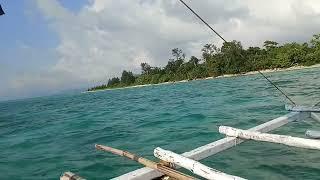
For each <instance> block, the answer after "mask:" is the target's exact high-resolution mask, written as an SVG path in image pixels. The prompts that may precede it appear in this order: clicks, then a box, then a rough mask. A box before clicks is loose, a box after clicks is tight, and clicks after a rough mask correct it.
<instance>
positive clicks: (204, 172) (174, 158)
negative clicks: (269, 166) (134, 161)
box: [154, 147, 244, 180]
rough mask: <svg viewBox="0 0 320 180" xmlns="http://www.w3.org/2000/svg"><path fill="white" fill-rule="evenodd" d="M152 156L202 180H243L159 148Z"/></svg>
mask: <svg viewBox="0 0 320 180" xmlns="http://www.w3.org/2000/svg"><path fill="white" fill-rule="evenodd" d="M154 156H155V157H157V158H159V159H161V160H163V161H166V162H170V163H173V164H176V165H178V166H181V167H183V168H186V169H188V170H189V171H191V172H193V173H194V174H196V175H199V176H201V177H203V178H206V179H210V180H244V179H243V178H241V177H237V176H232V175H229V174H226V173H223V172H220V171H218V170H216V169H213V168H210V167H208V166H205V165H203V164H201V163H200V162H197V161H195V160H192V159H189V158H186V157H184V156H181V155H179V154H176V153H174V152H171V151H167V150H164V149H161V148H159V147H158V148H156V149H154Z"/></svg>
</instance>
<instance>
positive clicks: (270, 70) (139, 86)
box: [82, 64, 320, 93]
mask: <svg viewBox="0 0 320 180" xmlns="http://www.w3.org/2000/svg"><path fill="white" fill-rule="evenodd" d="M317 67H320V64H315V65H312V66H292V67H289V68H275V69H265V70H261V71H260V72H262V73H273V72H283V71H293V70H300V69H310V68H317ZM255 74H259V72H258V71H250V72H247V73H243V74H224V75H221V76H216V77H206V78H200V79H193V80H181V81H170V82H164V83H158V84H142V85H134V86H127V87H119V88H111V89H99V90H94V91H84V92H82V93H95V92H99V91H110V90H119V89H128V88H141V87H146V86H160V85H166V84H176V83H186V82H189V81H199V80H210V79H219V78H229V77H238V76H249V75H255Z"/></svg>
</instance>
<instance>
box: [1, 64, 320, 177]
mask: <svg viewBox="0 0 320 180" xmlns="http://www.w3.org/2000/svg"><path fill="white" fill-rule="evenodd" d="M266 76H268V77H269V78H270V79H271V80H272V81H274V82H275V84H276V85H278V86H279V87H281V89H283V90H284V91H285V92H286V93H287V94H288V95H289V96H290V97H291V98H292V99H293V100H294V101H295V102H296V103H297V104H300V105H308V106H313V105H314V104H316V103H317V102H319V101H320V68H310V69H301V70H294V71H284V72H274V73H266ZM287 103H288V101H286V99H285V98H284V97H283V96H282V95H281V94H280V93H279V92H278V91H277V90H276V89H275V88H274V87H273V86H271V85H270V84H269V83H268V82H267V81H266V80H265V79H263V77H261V76H260V75H259V74H256V75H248V76H238V77H228V78H217V79H210V80H197V81H190V82H185V83H173V84H165V85H157V86H146V87H140V88H127V89H118V90H106V91H99V92H95V93H82V92H80V91H79V92H72V93H63V94H58V95H54V96H47V97H37V98H29V99H23V100H13V101H3V102H0V179H3V180H6V179H8V180H18V179H27V180H29V179H30V180H42V179H59V177H60V175H61V174H62V173H63V172H66V171H72V172H74V173H76V174H78V175H80V176H82V177H84V178H86V179H110V178H114V177H117V176H119V175H122V174H124V173H127V172H130V171H132V170H135V169H137V168H141V167H142V166H141V165H139V164H137V163H136V162H133V161H131V160H127V159H125V158H123V157H119V156H115V155H113V154H110V153H106V152H101V151H98V150H96V149H95V147H94V146H95V144H102V145H108V146H112V147H115V148H119V149H123V150H127V151H130V152H133V153H135V154H138V155H141V156H143V157H146V158H149V159H151V160H156V159H155V158H154V157H153V149H154V148H156V147H161V148H164V149H167V150H171V151H174V152H176V153H183V152H186V151H190V150H192V149H195V148H197V147H199V146H202V145H205V144H208V143H211V142H213V141H216V140H218V139H220V138H223V137H224V136H223V135H221V134H219V132H218V127H219V126H220V125H226V126H232V127H236V128H242V129H247V128H250V127H254V126H256V125H259V124H262V123H264V122H267V121H269V120H272V119H274V118H277V117H279V116H282V115H285V114H287V113H288V112H287V111H286V110H285V108H284V106H285V104H287ZM307 129H312V130H320V123H319V122H316V121H314V120H312V119H311V118H310V119H305V120H301V121H297V122H292V123H290V124H288V125H286V126H284V127H281V128H279V129H277V130H276V131H273V132H272V133H277V134H284V135H292V136H297V137H305V135H304V133H305V131H306V130H307ZM201 162H202V163H204V164H205V165H208V166H210V167H212V168H215V169H218V170H220V171H223V172H225V173H228V174H232V175H237V176H240V177H243V178H247V179H266V180H267V179H268V180H269V179H283V180H287V179H320V151H316V150H306V149H299V148H293V147H287V146H284V145H278V144H270V143H261V142H253V141H249V142H245V143H243V144H240V145H237V146H236V147H234V148H231V149H229V150H226V151H223V152H221V153H218V154H216V155H214V156H211V157H209V158H206V159H204V160H201Z"/></svg>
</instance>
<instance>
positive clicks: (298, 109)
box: [285, 105, 320, 112]
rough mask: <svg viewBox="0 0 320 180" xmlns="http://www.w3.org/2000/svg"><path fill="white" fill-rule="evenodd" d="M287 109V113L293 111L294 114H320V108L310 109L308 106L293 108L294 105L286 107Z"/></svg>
mask: <svg viewBox="0 0 320 180" xmlns="http://www.w3.org/2000/svg"><path fill="white" fill-rule="evenodd" d="M285 109H286V110H287V111H293V112H320V108H318V107H315V106H313V107H308V106H292V105H286V106H285Z"/></svg>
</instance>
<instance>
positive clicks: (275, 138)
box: [219, 126, 320, 150]
mask: <svg viewBox="0 0 320 180" xmlns="http://www.w3.org/2000/svg"><path fill="white" fill-rule="evenodd" d="M219 132H220V133H221V134H225V135H227V136H231V137H237V138H241V139H246V140H255V141H263V142H270V143H277V144H283V145H287V146H292V147H299V148H305V149H316V150H320V141H319V140H314V139H305V138H298V137H292V136H285V135H278V134H267V133H261V132H254V131H248V130H242V129H236V128H232V127H227V126H220V127H219Z"/></svg>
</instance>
